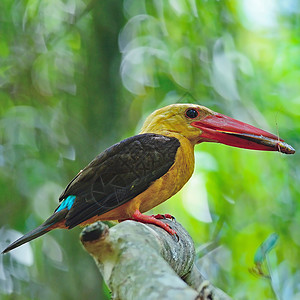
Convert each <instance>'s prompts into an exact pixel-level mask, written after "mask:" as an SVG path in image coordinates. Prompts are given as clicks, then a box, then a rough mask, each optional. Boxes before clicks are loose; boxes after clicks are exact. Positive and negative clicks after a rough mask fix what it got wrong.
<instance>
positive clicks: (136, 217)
mask: <svg viewBox="0 0 300 300" xmlns="http://www.w3.org/2000/svg"><path fill="white" fill-rule="evenodd" d="M160 216H163V215H160ZM168 216H170V215H168ZM158 219H163V217H161V218H160V217H158V218H156V216H147V215H143V214H142V213H141V212H140V211H139V210H138V209H137V210H136V211H135V212H134V214H133V215H132V216H131V218H130V219H128V220H133V221H138V222H142V223H146V224H154V225H157V226H159V227H161V228H162V229H164V230H165V231H167V232H168V233H170V234H172V235H176V236H177V233H176V231H175V230H174V229H172V228H171V227H170V226H169V225H168V224H165V223H164V222H162V221H160V220H158Z"/></svg>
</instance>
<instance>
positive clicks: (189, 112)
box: [185, 108, 199, 119]
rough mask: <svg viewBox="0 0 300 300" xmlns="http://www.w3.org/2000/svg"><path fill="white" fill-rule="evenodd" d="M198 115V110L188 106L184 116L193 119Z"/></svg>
mask: <svg viewBox="0 0 300 300" xmlns="http://www.w3.org/2000/svg"><path fill="white" fill-rule="evenodd" d="M198 115H199V112H198V111H197V110H196V109H194V108H189V109H187V111H186V112H185V116H186V117H188V118H189V119H195V118H196V117H198Z"/></svg>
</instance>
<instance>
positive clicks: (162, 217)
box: [151, 214, 176, 222]
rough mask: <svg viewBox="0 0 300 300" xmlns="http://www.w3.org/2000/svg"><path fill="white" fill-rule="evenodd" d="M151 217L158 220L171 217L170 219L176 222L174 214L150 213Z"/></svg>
mask: <svg viewBox="0 0 300 300" xmlns="http://www.w3.org/2000/svg"><path fill="white" fill-rule="evenodd" d="M151 217H153V218H155V219H158V220H161V219H163V220H165V219H171V220H172V221H175V222H176V219H175V217H174V216H172V215H170V214H163V215H162V214H157V215H152V216H151Z"/></svg>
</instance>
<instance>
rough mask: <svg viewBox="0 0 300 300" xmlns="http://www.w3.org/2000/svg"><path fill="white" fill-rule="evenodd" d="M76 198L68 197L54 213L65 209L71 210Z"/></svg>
mask: <svg viewBox="0 0 300 300" xmlns="http://www.w3.org/2000/svg"><path fill="white" fill-rule="evenodd" d="M75 198H76V196H73V195H71V196H68V197H67V198H66V199H64V200H63V202H62V203H61V205H60V206H59V207H58V208H57V210H56V212H58V211H61V210H63V209H64V208H67V209H68V210H70V209H71V207H72V205H73V204H74V201H75Z"/></svg>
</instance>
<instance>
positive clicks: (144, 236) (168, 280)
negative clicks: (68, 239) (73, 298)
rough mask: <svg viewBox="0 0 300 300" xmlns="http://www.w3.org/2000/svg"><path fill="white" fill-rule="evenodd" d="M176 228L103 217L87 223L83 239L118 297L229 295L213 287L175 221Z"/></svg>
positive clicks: (150, 299)
mask: <svg viewBox="0 0 300 300" xmlns="http://www.w3.org/2000/svg"><path fill="white" fill-rule="evenodd" d="M163 221H164V222H166V223H168V224H169V225H170V226H171V227H172V228H173V229H175V230H176V232H177V233H178V237H176V236H171V235H170V234H168V233H167V232H165V231H164V230H162V229H161V228H159V227H157V226H155V225H149V224H143V223H139V222H134V221H125V222H122V223H120V224H118V225H116V226H114V227H112V228H110V229H109V228H108V226H107V225H105V224H104V223H101V222H96V223H94V224H92V225H90V226H88V227H86V228H85V229H84V230H83V231H82V234H81V242H82V244H83V246H84V247H85V249H86V250H87V251H88V252H89V253H90V254H91V255H92V256H93V258H94V259H95V261H96V263H97V265H98V268H99V270H100V272H101V274H102V276H103V278H104V280H105V282H106V284H107V285H108V287H109V288H110V289H111V291H112V298H113V299H118V300H135V299H143V300H157V299H166V300H168V299H172V300H176V299H178V300H179V299H184V300H190V299H191V300H192V299H193V300H194V299H224V300H227V299H230V297H229V296H227V295H226V294H225V293H224V292H222V291H221V290H219V289H218V288H215V287H213V286H212V285H211V284H210V283H209V282H208V281H207V280H205V278H204V277H203V276H202V275H201V274H200V272H199V270H198V269H197V267H196V265H194V258H195V249H194V244H193V241H192V239H191V237H190V236H189V234H188V233H187V232H186V230H185V229H184V228H183V227H182V226H181V225H180V224H179V223H178V222H175V221H171V220H163Z"/></svg>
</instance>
